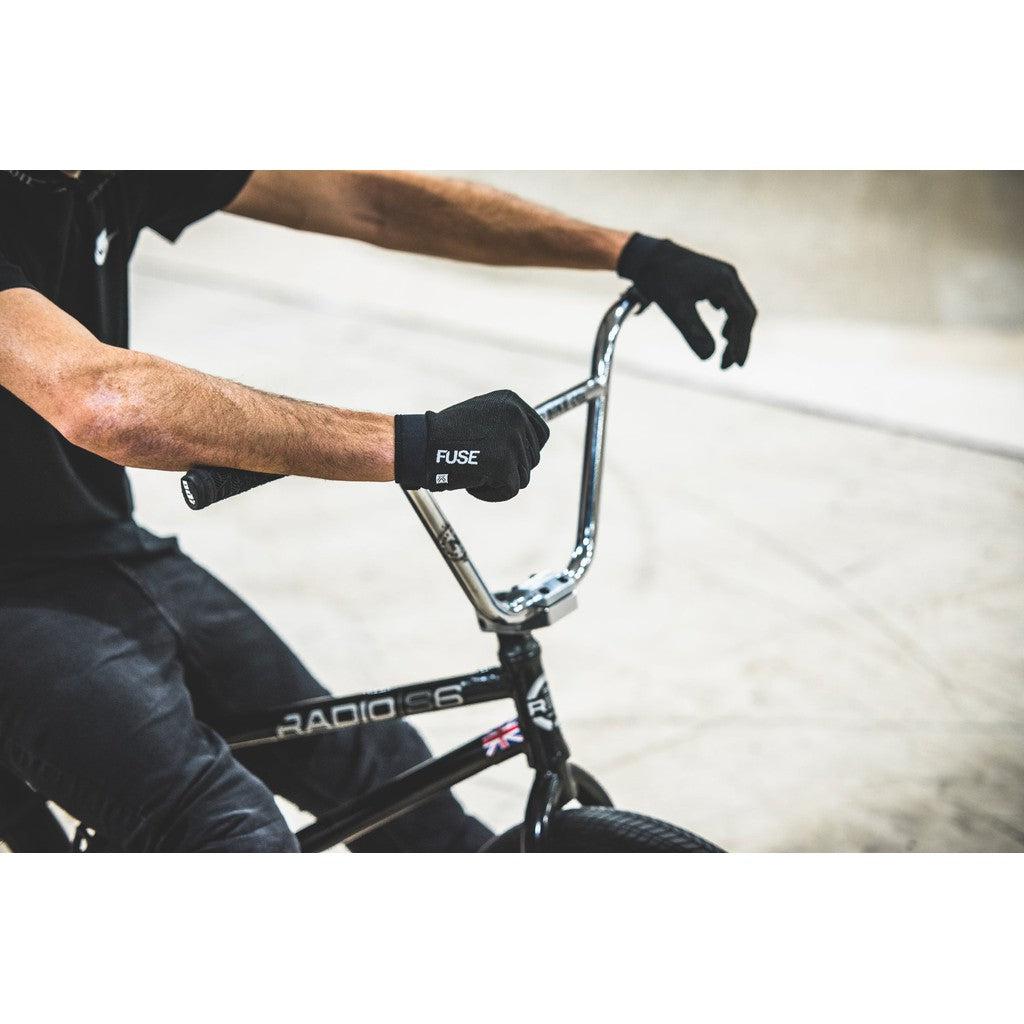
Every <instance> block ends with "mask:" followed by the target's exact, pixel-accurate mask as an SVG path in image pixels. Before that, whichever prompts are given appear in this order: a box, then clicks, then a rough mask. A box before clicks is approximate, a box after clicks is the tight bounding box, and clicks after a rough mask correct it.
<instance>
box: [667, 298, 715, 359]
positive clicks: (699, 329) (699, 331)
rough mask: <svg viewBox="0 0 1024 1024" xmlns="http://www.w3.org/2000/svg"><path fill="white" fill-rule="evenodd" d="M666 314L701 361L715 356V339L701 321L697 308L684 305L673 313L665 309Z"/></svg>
mask: <svg viewBox="0 0 1024 1024" xmlns="http://www.w3.org/2000/svg"><path fill="white" fill-rule="evenodd" d="M662 308H663V309H664V307H662ZM665 313H666V315H667V316H668V318H669V320H671V321H672V323H674V324H675V325H676V327H677V328H678V330H679V333H680V334H681V335H682V336H683V337H684V338H685V339H686V343H687V345H689V346H690V348H692V349H693V351H694V352H695V353H696V354H697V355H698V356H699V357H700V358H701V359H709V358H710V357H711V356H713V355H714V354H715V339H714V338H712V337H711V332H710V331H709V330H708V329H707V327H706V326H705V324H704V321H703V320H701V318H700V314H699V313H698V312H697V309H696V307H695V306H692V305H686V304H683V305H680V306H678V307H676V308H675V309H674V310H672V311H671V312H670V311H669V310H667V309H665Z"/></svg>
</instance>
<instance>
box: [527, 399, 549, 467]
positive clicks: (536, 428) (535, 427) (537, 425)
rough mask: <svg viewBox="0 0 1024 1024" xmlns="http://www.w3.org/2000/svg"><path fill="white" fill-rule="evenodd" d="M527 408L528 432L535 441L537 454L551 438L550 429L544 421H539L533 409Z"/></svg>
mask: <svg viewBox="0 0 1024 1024" xmlns="http://www.w3.org/2000/svg"><path fill="white" fill-rule="evenodd" d="M527 408H528V410H529V414H528V416H527V419H528V420H529V422H530V431H531V433H532V434H533V436H534V437H535V438H536V439H537V446H538V447H537V451H538V452H539V451H540V449H541V448H543V447H544V445H546V444H547V443H548V438H549V437H550V436H551V428H550V427H549V426H548V425H547V422H546V421H545V420H543V419H541V418H540V416H538V415H537V413H536V411H535V410H534V409H533V408H531V407H529V406H528V407H527ZM538 457H539V456H538ZM534 465H536V463H534Z"/></svg>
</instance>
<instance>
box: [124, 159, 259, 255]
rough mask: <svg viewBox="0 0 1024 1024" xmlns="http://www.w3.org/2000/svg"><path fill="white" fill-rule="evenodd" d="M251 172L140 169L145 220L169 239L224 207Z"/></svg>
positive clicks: (139, 175)
mask: <svg viewBox="0 0 1024 1024" xmlns="http://www.w3.org/2000/svg"><path fill="white" fill-rule="evenodd" d="M250 174H252V171H137V172H135V177H136V179H137V185H138V187H139V189H140V192H141V194H142V195H141V198H142V222H143V224H144V225H145V226H146V227H151V228H152V229H153V230H154V231H157V232H159V233H160V234H161V235H163V236H164V238H166V239H167V240H168V241H169V242H174V241H176V240H177V238H178V236H179V235H180V234H181V233H182V231H184V230H185V228H187V227H188V226H189V224H194V223H195V222H196V221H197V220H202V219H203V217H207V216H209V215H210V214H211V213H213V212H215V211H216V210H223V209H224V207H225V206H227V205H228V204H229V203H230V202H231V200H232V199H234V198H235V196H237V195H238V193H239V192H241V191H242V188H243V186H244V185H245V183H246V182H247V181H248V180H249V175H250Z"/></svg>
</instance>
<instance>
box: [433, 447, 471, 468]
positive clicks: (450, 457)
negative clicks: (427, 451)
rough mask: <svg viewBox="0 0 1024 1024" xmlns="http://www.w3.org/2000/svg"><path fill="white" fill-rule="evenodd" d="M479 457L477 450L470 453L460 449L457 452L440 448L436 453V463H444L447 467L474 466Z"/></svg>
mask: <svg viewBox="0 0 1024 1024" xmlns="http://www.w3.org/2000/svg"><path fill="white" fill-rule="evenodd" d="M479 455H480V451H479V449H473V450H472V451H470V450H468V449H466V448H462V449H460V450H459V451H449V450H448V449H447V448H440V449H438V452H437V462H438V464H440V463H442V462H446V463H447V464H448V465H449V466H475V465H476V464H477V461H476V460H477V458H478V457H479Z"/></svg>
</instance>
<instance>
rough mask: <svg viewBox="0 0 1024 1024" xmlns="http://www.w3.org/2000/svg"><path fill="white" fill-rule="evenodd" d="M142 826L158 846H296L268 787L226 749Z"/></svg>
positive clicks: (271, 849)
mask: <svg viewBox="0 0 1024 1024" xmlns="http://www.w3.org/2000/svg"><path fill="white" fill-rule="evenodd" d="M147 830H151V835H150V843H151V844H152V847H151V848H156V849H160V850H178V851H195V852H202V851H211V852H212V851H224V852H239V853H241V852H252V853H296V852H298V848H299V847H298V842H297V841H296V839H295V836H294V834H293V833H292V831H291V829H290V828H289V827H288V825H287V823H286V822H285V820H284V817H283V815H282V814H281V811H280V810H279V808H278V806H277V803H276V802H275V800H274V795H273V793H271V792H270V790H269V789H268V788H267V787H266V785H265V784H264V783H263V782H261V781H260V780H259V779H258V778H256V776H255V775H252V774H251V773H249V772H248V771H246V769H245V768H243V767H242V766H241V765H240V764H239V763H238V762H237V761H235V760H234V758H233V757H232V756H231V755H230V754H229V753H227V750H226V749H225V750H224V751H223V752H222V753H221V754H220V755H219V756H217V757H215V758H214V760H213V761H212V763H209V764H207V765H206V766H205V768H204V769H202V770H200V771H198V772H197V773H196V774H195V776H194V777H193V778H192V780H191V782H190V783H189V784H188V786H187V787H186V788H185V790H184V791H183V792H182V793H180V794H179V795H178V797H177V799H175V800H174V802H173V806H172V807H170V808H168V809H167V810H166V811H165V812H164V814H163V815H161V816H160V820H159V822H151V823H150V825H149V829H147ZM152 833H156V834H155V835H154V834H152Z"/></svg>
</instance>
